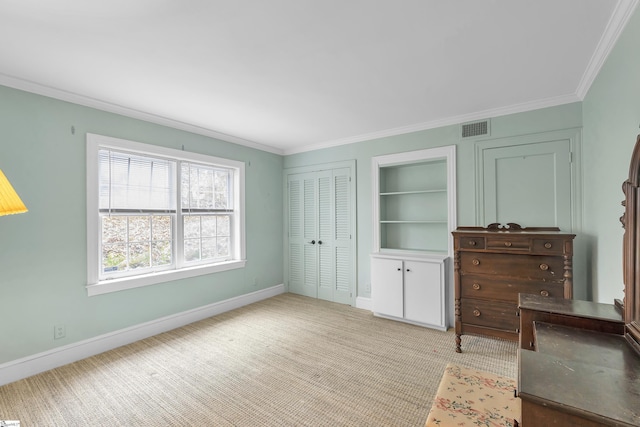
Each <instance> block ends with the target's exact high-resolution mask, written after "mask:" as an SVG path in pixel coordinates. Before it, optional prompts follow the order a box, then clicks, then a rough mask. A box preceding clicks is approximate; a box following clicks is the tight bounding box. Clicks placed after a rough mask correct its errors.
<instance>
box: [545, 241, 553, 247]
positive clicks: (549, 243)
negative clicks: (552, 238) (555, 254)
mask: <svg viewBox="0 0 640 427" xmlns="http://www.w3.org/2000/svg"><path fill="white" fill-rule="evenodd" d="M551 246H552V245H551V242H547V243H545V244H544V247H545V248H547V249H551Z"/></svg>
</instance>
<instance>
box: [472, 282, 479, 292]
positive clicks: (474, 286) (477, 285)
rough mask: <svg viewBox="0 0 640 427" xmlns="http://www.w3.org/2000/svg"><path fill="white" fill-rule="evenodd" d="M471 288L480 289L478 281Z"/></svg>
mask: <svg viewBox="0 0 640 427" xmlns="http://www.w3.org/2000/svg"><path fill="white" fill-rule="evenodd" d="M473 289H475V290H476V291H478V290H480V285H479V284H478V283H474V284H473Z"/></svg>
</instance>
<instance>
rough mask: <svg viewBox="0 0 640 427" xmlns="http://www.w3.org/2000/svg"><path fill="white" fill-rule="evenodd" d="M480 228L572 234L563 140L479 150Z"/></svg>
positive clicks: (566, 148)
mask: <svg viewBox="0 0 640 427" xmlns="http://www.w3.org/2000/svg"><path fill="white" fill-rule="evenodd" d="M482 181H483V192H482V193H483V200H482V203H481V210H482V211H481V212H480V213H481V214H482V216H483V218H484V219H483V221H482V224H483V225H487V224H490V223H494V222H498V223H501V224H506V223H509V222H514V223H517V224H520V225H522V226H523V227H553V226H555V227H559V228H560V229H562V230H563V231H571V230H572V212H571V187H572V185H571V184H572V183H571V146H570V141H569V140H568V139H558V140H553V141H546V142H539V143H532V144H522V145H512V146H501V147H495V148H488V149H484V150H483V177H482Z"/></svg>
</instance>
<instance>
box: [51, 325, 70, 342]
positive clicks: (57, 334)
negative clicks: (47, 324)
mask: <svg viewBox="0 0 640 427" xmlns="http://www.w3.org/2000/svg"><path fill="white" fill-rule="evenodd" d="M65 336H67V327H66V326H65V325H54V326H53V339H54V340H59V339H60V338H64V337H65Z"/></svg>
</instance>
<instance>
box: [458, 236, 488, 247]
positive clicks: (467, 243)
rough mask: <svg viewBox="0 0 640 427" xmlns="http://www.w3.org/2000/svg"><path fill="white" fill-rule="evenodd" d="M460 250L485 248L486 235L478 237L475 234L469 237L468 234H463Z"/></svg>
mask: <svg viewBox="0 0 640 427" xmlns="http://www.w3.org/2000/svg"><path fill="white" fill-rule="evenodd" d="M459 242H460V250H465V249H484V246H485V245H484V237H478V236H473V237H470V236H469V237H468V236H463V237H460V240H459Z"/></svg>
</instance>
